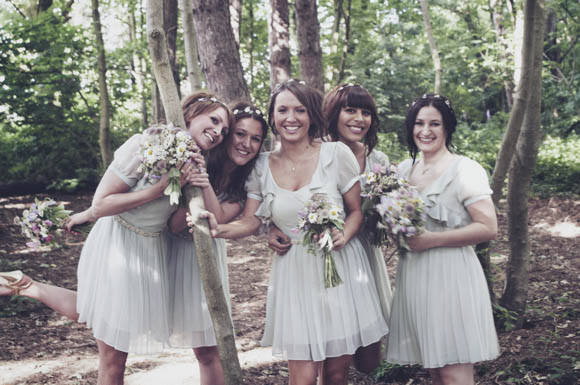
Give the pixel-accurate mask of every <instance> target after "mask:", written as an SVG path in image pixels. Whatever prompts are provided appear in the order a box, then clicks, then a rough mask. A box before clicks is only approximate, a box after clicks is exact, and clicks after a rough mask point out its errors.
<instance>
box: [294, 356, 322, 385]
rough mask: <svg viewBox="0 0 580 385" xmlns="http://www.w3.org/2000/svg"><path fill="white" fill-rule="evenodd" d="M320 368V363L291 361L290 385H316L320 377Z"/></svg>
mask: <svg viewBox="0 0 580 385" xmlns="http://www.w3.org/2000/svg"><path fill="white" fill-rule="evenodd" d="M320 366H321V362H320V361H302V360H289V361H288V371H289V372H290V384H289V385H316V377H318V368H319V367H320Z"/></svg>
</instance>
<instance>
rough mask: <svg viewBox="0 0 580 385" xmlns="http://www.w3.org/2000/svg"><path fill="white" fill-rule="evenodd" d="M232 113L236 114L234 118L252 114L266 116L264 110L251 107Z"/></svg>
mask: <svg viewBox="0 0 580 385" xmlns="http://www.w3.org/2000/svg"><path fill="white" fill-rule="evenodd" d="M232 112H233V113H234V116H238V115H240V114H252V115H259V116H264V113H263V112H262V110H260V109H259V108H258V107H251V106H247V107H246V108H244V109H238V108H236V109H235V110H233V111H232Z"/></svg>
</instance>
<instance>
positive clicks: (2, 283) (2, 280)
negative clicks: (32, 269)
mask: <svg viewBox="0 0 580 385" xmlns="http://www.w3.org/2000/svg"><path fill="white" fill-rule="evenodd" d="M30 285H32V279H31V278H30V277H28V276H26V275H24V273H22V271H20V270H14V271H9V272H0V295H18V294H20V290H24V289H27V288H29V287H30ZM3 288H4V289H9V290H2V289H3Z"/></svg>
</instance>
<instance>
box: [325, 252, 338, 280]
mask: <svg viewBox="0 0 580 385" xmlns="http://www.w3.org/2000/svg"><path fill="white" fill-rule="evenodd" d="M323 258H324V287H326V288H330V287H336V286H338V285H340V284H342V279H341V278H340V275H339V274H338V271H337V270H336V263H335V262H334V257H333V256H332V253H331V252H330V251H324V252H323Z"/></svg>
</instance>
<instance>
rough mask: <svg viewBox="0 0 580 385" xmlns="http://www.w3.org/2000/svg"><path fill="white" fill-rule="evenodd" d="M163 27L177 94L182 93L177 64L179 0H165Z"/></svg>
mask: <svg viewBox="0 0 580 385" xmlns="http://www.w3.org/2000/svg"><path fill="white" fill-rule="evenodd" d="M163 29H164V30H165V38H166V39H167V54H168V55H169V63H170V64H171V72H173V80H174V81H175V84H176V85H177V94H178V95H180V94H181V91H180V87H179V84H180V82H181V81H180V79H179V68H178V65H177V0H163Z"/></svg>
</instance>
